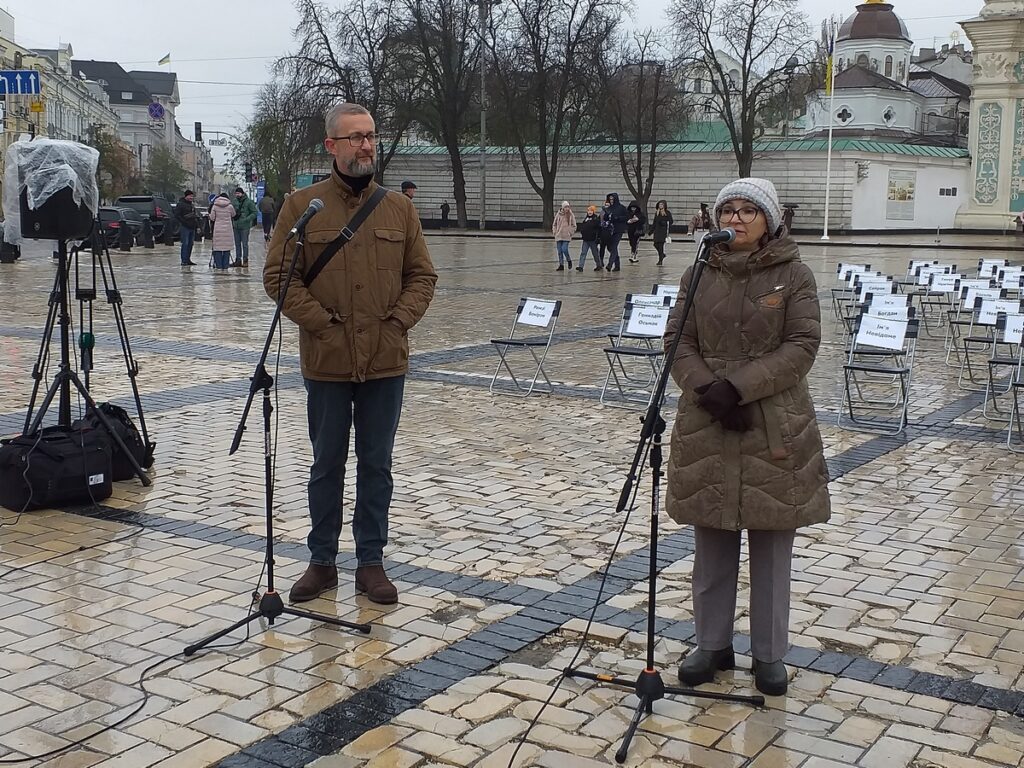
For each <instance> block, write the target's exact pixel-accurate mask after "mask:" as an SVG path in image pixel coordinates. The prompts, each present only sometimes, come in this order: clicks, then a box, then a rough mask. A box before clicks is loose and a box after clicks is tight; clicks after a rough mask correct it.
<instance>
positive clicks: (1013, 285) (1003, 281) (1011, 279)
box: [996, 267, 1024, 298]
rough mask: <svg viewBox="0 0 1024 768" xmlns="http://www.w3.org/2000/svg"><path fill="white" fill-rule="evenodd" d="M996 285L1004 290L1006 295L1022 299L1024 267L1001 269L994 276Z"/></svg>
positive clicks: (1023, 293) (1023, 295)
mask: <svg viewBox="0 0 1024 768" xmlns="http://www.w3.org/2000/svg"><path fill="white" fill-rule="evenodd" d="M996 283H997V284H998V285H999V287H1000V288H1005V289H1006V295H1007V296H1010V297H1013V296H1021V297H1022V298H1024V267H1003V268H1002V269H1000V270H999V274H998V275H996Z"/></svg>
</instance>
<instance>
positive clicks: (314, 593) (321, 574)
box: [288, 563, 338, 603]
mask: <svg viewBox="0 0 1024 768" xmlns="http://www.w3.org/2000/svg"><path fill="white" fill-rule="evenodd" d="M337 586H338V568H337V566H334V565H314V564H313V563H310V564H309V567H307V568H306V572H305V573H304V574H302V577H301V578H300V579H299V580H298V581H296V582H295V584H294V585H293V586H292V589H291V592H289V593H288V600H289V601H290V602H293V603H304V602H306V601H307V600H314V599H315V598H318V597H320V595H322V594H323V593H324V592H326V591H328V590H330V589H334V588H335V587H337Z"/></svg>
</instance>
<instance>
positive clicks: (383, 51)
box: [278, 0, 423, 181]
mask: <svg viewBox="0 0 1024 768" xmlns="http://www.w3.org/2000/svg"><path fill="white" fill-rule="evenodd" d="M296 7H297V10H298V12H299V23H298V25H297V26H296V28H295V39H296V42H297V52H296V53H294V54H291V55H288V56H285V57H284V58H282V59H281V60H280V61H279V62H278V70H279V71H287V72H290V73H292V75H291V76H292V78H293V79H294V81H295V82H296V84H297V85H298V86H300V87H302V88H303V89H304V90H305V91H306V93H308V94H309V95H310V97H311V98H312V99H313V100H315V101H316V102H319V103H321V104H323V105H324V107H325V108H327V109H329V108H330V105H332V104H335V103H338V102H341V101H348V102H355V103H357V104H362V105H363V106H364V107H366V108H367V109H368V110H369V111H370V113H371V114H372V115H373V117H374V120H375V122H376V124H377V131H378V133H380V134H381V135H382V136H383V137H385V138H384V141H383V143H382V145H381V146H379V147H378V151H377V178H378V181H380V180H382V179H383V176H384V171H385V169H387V167H388V164H389V163H390V162H391V159H392V158H393V157H394V155H395V152H396V151H397V149H398V147H399V145H400V144H401V142H402V140H403V138H404V136H405V134H406V132H407V131H408V129H409V125H410V124H411V122H412V120H413V115H414V112H413V105H414V99H415V97H416V94H417V93H418V91H419V89H420V87H421V86H422V82H423V77H422V75H420V74H419V73H418V72H415V71H414V70H413V69H412V68H411V67H410V66H409V63H408V61H407V58H406V57H405V56H403V55H402V54H403V49H404V45H403V43H402V40H401V38H400V33H401V28H402V24H403V19H402V17H401V6H398V5H396V4H394V3H391V2H388V1H387V0H347V2H345V3H344V4H343V5H341V6H340V7H337V8H330V7H328V6H327V5H325V4H324V3H321V2H316V1H315V0H297V2H296Z"/></svg>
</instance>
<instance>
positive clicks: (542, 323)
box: [519, 299, 555, 328]
mask: <svg viewBox="0 0 1024 768" xmlns="http://www.w3.org/2000/svg"><path fill="white" fill-rule="evenodd" d="M554 313H555V302H553V301H545V300H544V299H527V300H526V301H525V302H524V304H523V311H522V312H520V313H519V322H520V323H522V324H523V325H534V326H536V327H538V328H547V327H548V323H550V322H551V317H552V315H554Z"/></svg>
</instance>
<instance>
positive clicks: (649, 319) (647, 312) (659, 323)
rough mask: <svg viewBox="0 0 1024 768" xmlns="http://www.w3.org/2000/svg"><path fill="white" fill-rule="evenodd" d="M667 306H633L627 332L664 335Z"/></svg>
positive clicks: (642, 334) (639, 334) (643, 334)
mask: <svg viewBox="0 0 1024 768" xmlns="http://www.w3.org/2000/svg"><path fill="white" fill-rule="evenodd" d="M667 322H668V308H667V307H636V306H635V307H633V311H632V312H631V313H630V315H629V323H628V324H627V325H626V332H627V333H631V334H634V335H637V336H664V335H665V325H666V323H667Z"/></svg>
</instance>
